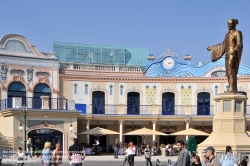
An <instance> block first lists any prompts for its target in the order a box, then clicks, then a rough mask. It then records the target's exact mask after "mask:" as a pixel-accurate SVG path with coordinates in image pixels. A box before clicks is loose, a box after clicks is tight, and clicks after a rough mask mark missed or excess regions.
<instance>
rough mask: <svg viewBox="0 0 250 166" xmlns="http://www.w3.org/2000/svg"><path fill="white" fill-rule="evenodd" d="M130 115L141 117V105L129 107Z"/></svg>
mask: <svg viewBox="0 0 250 166" xmlns="http://www.w3.org/2000/svg"><path fill="white" fill-rule="evenodd" d="M127 114H128V115H140V105H127Z"/></svg>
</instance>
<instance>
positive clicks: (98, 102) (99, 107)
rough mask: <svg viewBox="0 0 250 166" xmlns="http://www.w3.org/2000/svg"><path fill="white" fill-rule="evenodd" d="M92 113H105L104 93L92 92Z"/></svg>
mask: <svg viewBox="0 0 250 166" xmlns="http://www.w3.org/2000/svg"><path fill="white" fill-rule="evenodd" d="M92 114H105V93H104V92H102V91H94V92H92Z"/></svg>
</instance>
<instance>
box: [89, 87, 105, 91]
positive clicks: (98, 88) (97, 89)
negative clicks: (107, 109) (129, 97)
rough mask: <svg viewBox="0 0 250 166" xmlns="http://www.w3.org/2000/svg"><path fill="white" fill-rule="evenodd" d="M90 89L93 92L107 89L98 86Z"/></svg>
mask: <svg viewBox="0 0 250 166" xmlns="http://www.w3.org/2000/svg"><path fill="white" fill-rule="evenodd" d="M91 91H92V92H94V91H102V92H107V91H106V89H104V88H101V87H100V86H97V87H96V88H93V89H92V90H91Z"/></svg>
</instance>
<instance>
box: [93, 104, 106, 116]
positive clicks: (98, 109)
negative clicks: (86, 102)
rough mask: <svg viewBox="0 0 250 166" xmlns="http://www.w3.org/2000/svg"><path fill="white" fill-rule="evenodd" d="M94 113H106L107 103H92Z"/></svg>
mask: <svg viewBox="0 0 250 166" xmlns="http://www.w3.org/2000/svg"><path fill="white" fill-rule="evenodd" d="M92 114H105V105H104V104H92Z"/></svg>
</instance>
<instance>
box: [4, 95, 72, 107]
mask: <svg viewBox="0 0 250 166" xmlns="http://www.w3.org/2000/svg"><path fill="white" fill-rule="evenodd" d="M24 103H25V104H26V105H27V107H28V108H30V109H41V107H42V99H41V98H34V97H26V98H24V97H22V105H23V104H24ZM22 105H20V106H19V107H22ZM9 108H17V106H15V105H14V104H13V98H8V99H2V100H0V109H1V110H5V109H9ZM49 109H51V110H68V99H64V98H49Z"/></svg>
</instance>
